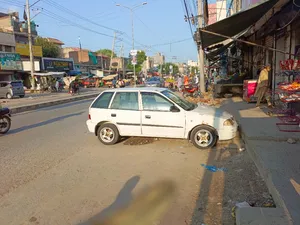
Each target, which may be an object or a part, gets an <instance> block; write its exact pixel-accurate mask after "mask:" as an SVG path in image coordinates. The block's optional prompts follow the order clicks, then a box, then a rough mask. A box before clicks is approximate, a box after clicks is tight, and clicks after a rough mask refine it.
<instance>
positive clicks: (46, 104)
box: [10, 92, 100, 114]
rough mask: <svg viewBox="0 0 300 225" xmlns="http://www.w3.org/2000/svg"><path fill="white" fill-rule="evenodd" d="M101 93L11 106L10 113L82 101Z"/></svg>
mask: <svg viewBox="0 0 300 225" xmlns="http://www.w3.org/2000/svg"><path fill="white" fill-rule="evenodd" d="M99 93H100V92H99ZM99 93H95V94H89V95H82V96H76V97H70V98H66V99H61V100H55V101H51V100H50V101H48V102H42V103H36V104H32V105H24V106H20V107H13V108H10V113H11V114H16V113H22V112H27V111H31V110H35V109H39V108H45V107H49V106H54V105H60V104H63V103H68V102H74V101H80V100H84V99H89V98H95V97H97V96H98V95H99Z"/></svg>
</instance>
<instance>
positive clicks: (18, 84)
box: [10, 82, 23, 87]
mask: <svg viewBox="0 0 300 225" xmlns="http://www.w3.org/2000/svg"><path fill="white" fill-rule="evenodd" d="M10 84H11V86H13V87H23V83H22V82H11V83H10Z"/></svg>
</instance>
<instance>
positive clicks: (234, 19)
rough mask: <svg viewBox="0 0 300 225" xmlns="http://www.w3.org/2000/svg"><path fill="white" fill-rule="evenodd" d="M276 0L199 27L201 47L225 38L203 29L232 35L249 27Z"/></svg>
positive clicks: (270, 0) (275, 1)
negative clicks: (201, 27)
mask: <svg viewBox="0 0 300 225" xmlns="http://www.w3.org/2000/svg"><path fill="white" fill-rule="evenodd" d="M277 2H278V0H268V1H265V2H263V3H261V4H259V5H255V6H254V7H252V8H249V9H246V10H243V11H240V12H238V13H236V14H234V15H232V16H230V17H228V18H226V19H223V20H220V21H218V22H216V23H214V24H211V25H209V26H207V27H205V28H204V31H202V29H200V30H199V31H200V34H201V45H202V48H207V47H208V46H211V45H213V44H216V43H219V42H221V41H224V40H226V39H227V38H225V37H221V36H217V35H214V34H209V33H206V32H205V30H207V31H211V32H214V33H217V34H221V35H226V36H230V37H233V36H235V35H237V34H238V33H241V32H242V31H244V30H246V29H247V28H249V27H250V26H251V25H252V24H254V23H256V22H257V21H258V20H259V19H260V18H261V17H262V16H263V15H265V14H266V13H267V12H268V11H269V10H270V9H271V8H272V7H273V6H274V5H275V4H276V3H277Z"/></svg>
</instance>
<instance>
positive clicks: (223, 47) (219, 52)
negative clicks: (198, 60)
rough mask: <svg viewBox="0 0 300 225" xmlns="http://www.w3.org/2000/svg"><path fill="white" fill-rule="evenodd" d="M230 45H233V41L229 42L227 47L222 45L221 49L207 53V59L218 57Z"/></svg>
mask: <svg viewBox="0 0 300 225" xmlns="http://www.w3.org/2000/svg"><path fill="white" fill-rule="evenodd" d="M232 44H233V41H231V42H229V43H228V44H227V45H223V46H222V47H220V48H218V49H217V50H215V51H211V52H209V53H207V54H206V56H207V58H208V59H213V58H215V57H216V56H217V55H220V54H222V53H223V52H225V51H226V50H227V49H228V48H229V47H230V46H231V45H232Z"/></svg>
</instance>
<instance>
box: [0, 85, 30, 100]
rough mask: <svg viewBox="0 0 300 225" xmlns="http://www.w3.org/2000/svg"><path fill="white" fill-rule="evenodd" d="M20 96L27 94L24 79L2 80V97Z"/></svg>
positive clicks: (0, 96) (0, 87)
mask: <svg viewBox="0 0 300 225" xmlns="http://www.w3.org/2000/svg"><path fill="white" fill-rule="evenodd" d="M16 96H19V97H20V98H23V97H24V96H25V90H24V86H23V82H22V81H0V98H8V99H11V98H13V97H16Z"/></svg>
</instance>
